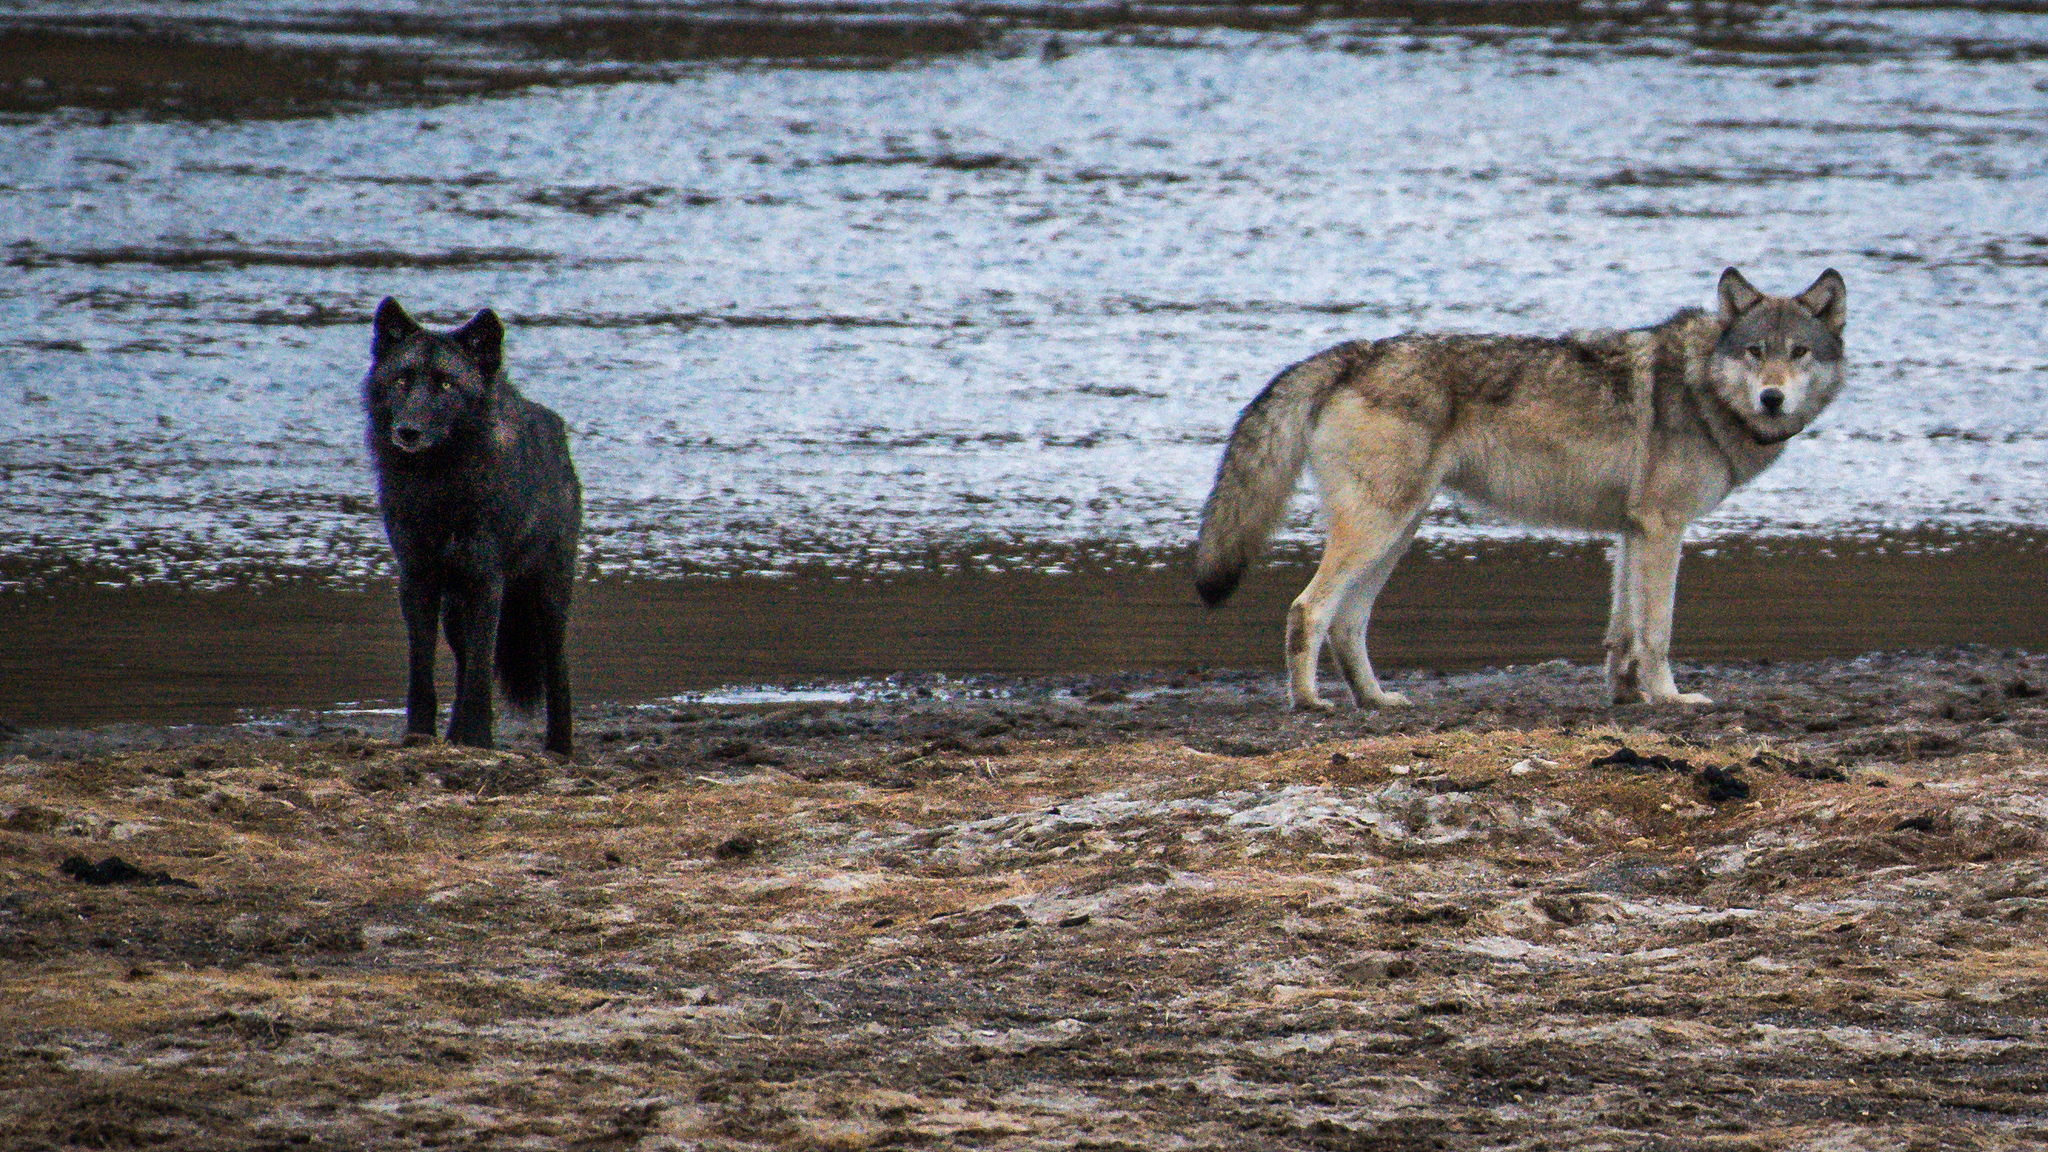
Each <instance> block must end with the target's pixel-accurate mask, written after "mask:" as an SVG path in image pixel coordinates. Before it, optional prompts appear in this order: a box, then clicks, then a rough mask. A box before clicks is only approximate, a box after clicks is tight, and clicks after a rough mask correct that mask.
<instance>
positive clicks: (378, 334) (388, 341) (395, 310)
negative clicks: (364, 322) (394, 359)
mask: <svg viewBox="0 0 2048 1152" xmlns="http://www.w3.org/2000/svg"><path fill="white" fill-rule="evenodd" d="M419 331H420V326H419V324H418V323H417V322H415V321H414V320H413V318H412V317H410V316H407V315H406V314H405V309H403V308H401V307H399V306H398V301H396V300H394V299H392V298H391V297H389V296H386V297H385V298H384V302H383V303H382V304H379V305H377V319H376V320H375V321H374V322H372V323H371V325H370V359H372V360H382V359H383V358H384V357H385V356H387V355H389V354H390V353H391V350H392V349H393V348H396V347H398V345H399V342H400V341H402V340H404V339H405V338H406V337H408V336H412V335H416V334H417V333H418V332H419Z"/></svg>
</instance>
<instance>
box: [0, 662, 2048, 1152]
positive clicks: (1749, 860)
mask: <svg viewBox="0 0 2048 1152" xmlns="http://www.w3.org/2000/svg"><path fill="white" fill-rule="evenodd" d="M1685 681H1686V683H1685V686H1686V687H1688V688H1693V689H1700V690H1704V691H1706V692H1708V693H1710V694H1712V695H1714V696H1715V697H1716V698H1717V700H1718V701H1719V703H1717V704H1716V705H1714V706H1712V707H1707V708H1700V709H1693V710H1671V709H1652V708H1647V707H1629V708H1619V709H1616V708H1609V707H1605V706H1603V705H1602V704H1601V703H1600V700H1599V696H1600V686H1599V677H1598V673H1597V672H1596V671H1595V670H1594V669H1593V668H1591V667H1587V666H1583V665H1571V664H1565V663H1552V664H1544V665H1539V666H1535V667H1529V668H1520V669H1516V670H1515V671H1513V672H1481V673H1466V674H1453V675H1449V676H1446V677H1442V678H1434V677H1426V676H1424V675H1423V674H1409V675H1406V676H1404V677H1402V678H1401V683H1400V685H1399V686H1400V687H1401V688H1402V689H1403V690H1405V691H1408V692H1410V693H1411V694H1412V695H1415V696H1417V697H1419V698H1420V700H1421V701H1422V703H1421V704H1420V706H1418V707H1416V708H1414V709H1411V710H1404V711H1398V712H1370V713H1358V712H1340V713H1338V714H1336V715H1332V716H1296V715H1291V714H1287V713H1284V712H1282V711H1281V710H1280V708H1279V706H1278V705H1279V698H1278V692H1279V684H1278V681H1277V680H1276V679H1274V678H1273V677H1271V676H1268V675H1264V674H1261V673H1256V672H1246V673H1208V674H1201V675H1187V674H1167V673H1156V674H1125V675H1112V676H1069V677H1057V678H1029V679H1026V678H1002V679H996V678H988V679H983V680H976V681H966V682H963V681H959V680H951V679H945V678H941V677H937V676H934V675H925V676H910V677H904V678H901V679H899V680H897V681H896V682H894V683H891V684H888V685H885V686H880V687H878V688H877V689H876V691H875V692H874V693H873V694H871V695H869V696H867V697H865V698H862V699H859V700H854V701H840V702H819V703H813V704H805V705H793V706H780V707H773V708H743V707H701V706H700V707H677V706H668V707H663V708H660V709H649V708H629V707H624V706H601V707H595V708H592V709H590V710H589V711H588V713H587V714H586V716H585V717H584V720H583V724H582V726H581V729H580V739H581V745H582V746H581V750H579V752H578V755H577V757H576V759H575V761H574V762H573V763H560V762H557V761H554V760H550V759H548V758H545V757H542V756H540V755H539V754H538V753H537V750H536V749H535V748H534V747H533V744H532V741H531V738H530V736H529V735H525V734H515V736H514V739H513V741H512V746H511V747H510V748H508V749H506V750H504V751H499V752H489V753H486V752H477V751H473V750H465V749H454V748H446V747H439V746H429V747H416V748H402V747H399V746H397V745H396V744H395V743H394V742H393V741H391V740H390V739H389V736H390V734H391V733H390V732H389V731H388V729H385V728H380V727H378V726H377V725H376V724H374V723H359V724H355V725H353V726H338V725H335V724H334V723H332V720H333V718H332V717H326V718H322V717H319V716H305V717H300V718H297V719H291V720H285V721H280V722H278V723H276V724H273V725H269V726H263V727H252V726H245V727H240V728H234V729H203V728H190V727H181V728H149V727H141V726H126V727H120V728H105V729H99V730H97V731H94V732H90V733H78V732H73V733H63V732H40V733H36V734H33V735H31V736H28V737H26V738H23V737H20V736H15V735H10V736H8V737H7V738H6V739H5V740H4V741H0V885H4V892H0V995H4V996H5V997H6V998H7V1001H8V1002H9V1003H10V1004H13V1005H16V1006H17V1007H16V1008H15V1009H14V1010H12V1011H10V1012H9V1013H8V1014H7V1018H6V1020H5V1022H4V1025H0V1030H4V1033H5V1039H6V1041H7V1043H6V1045H5V1047H4V1050H0V1133H4V1134H5V1136H4V1142H6V1143H8V1144H9V1146H10V1147H23V1148H44V1147H50V1148H55V1147H66V1146H72V1145H75V1144H80V1143H102V1144H103V1143H123V1142H127V1143H146V1144H149V1145H151V1146H158V1147H167V1148H214V1149H219V1148H258V1147H272V1146H277V1145H278V1143H279V1142H280V1141H284V1140H287V1139H288V1140H290V1141H293V1142H294V1143H295V1146H300V1147H324V1148H346V1147H362V1146H401V1147H428V1146H436V1147H438V1146H459V1147H476V1148H510V1147H520V1146H530V1145H533V1144H536V1143H539V1144H546V1145H549V1146H554V1147H567V1146H575V1147H640V1148H675V1149H681V1148H719V1149H743V1148H770V1147H774V1148H863V1147H893V1146H908V1145H932V1144H938V1145H946V1144H960V1143H967V1142H972V1143H974V1144H976V1145H977V1146H982V1147H992V1148H1006V1149H1008V1148H1017V1149H1024V1148H1082V1147H1087V1148H1104V1147H1120V1148H1142V1149H1171V1148H1183V1147H1195V1146H1200V1147H1216V1148H1247V1149H1250V1148H1263V1149H1270V1148H1304V1149H1307V1148H1374V1149H1379V1148H1385V1149H1409V1148H1418V1149H1419V1148H1443V1149H1468V1148H1469V1149H1479V1148H1512V1149H1531V1150H1533V1149H1537V1148H1556V1147H1592V1146H1595V1145H1601V1146H1608V1147H1627V1148H1757V1149H1778V1148H1785V1149H1791V1148H1811V1147H1818V1146H1828V1147H1913V1148H1920V1147H1925V1148H1930V1149H1932V1148H1937V1147H1948V1148H2021V1147H2028V1146H2038V1144H2039V1142H2040V1141H2041V1140H2043V1139H2048V1106H2044V1105H2043V1103H2042V1101H2043V1100H2044V1099H2048V1094H2044V1093H2043V1092H2042V1090H2041V1088H2042V1085H2043V1083H2044V1081H2048V1047H2044V1045H2048V1033H2044V1026H2043V1024H2042V1014H2041V998H2042V996H2043V995H2044V994H2048V985H2044V983H2043V980H2042V977H2041V974H2040V973H2041V971H2042V967H2041V962H2040V961H2041V957H2042V956H2043V955H2044V954H2048V935H2044V933H2048V928H2044V925H2048V913H2044V911H2043V910H2044V909H2048V874H2044V872H2043V870H2042V868H2041V864H2040V852H2041V847H2042V845H2043V843H2044V841H2043V839H2042V837H2043V835H2044V834H2048V809H2044V808H2043V807H2042V802H2041V793H2042V784H2043V781H2044V780H2048V757H2044V752H2048V695H2044V687H2048V665H2044V664H2043V663H2042V662H2041V661H2040V660H2039V659H2038V658H2036V657H2033V656H2030V655H2028V654H2025V653H2021V652H2018V651H2011V650H2005V651H1994V650H1989V649H1981V648H1978V649H1965V650H1951V651H1947V652H1941V653H1918V654H1914V653H1892V654H1873V655H1868V656H1865V657H1861V658H1857V659H1853V660H1837V661H1811V662H1776V663H1762V662H1755V663H1742V664H1720V665H1711V666H1705V667H1697V668H1691V669H1688V670H1687V674H1686V676H1685ZM1622 749H1627V753H1626V754H1624V753H1622ZM1728 781H1734V782H1736V783H1737V784H1739V785H1740V787H1739V788H1737V787H1733V786H1730V785H1729V784H1728ZM1717 782H1718V783H1717ZM113 856H118V857H119V858H120V859H121V861H123V862H125V863H126V864H127V865H129V866H130V868H131V869H132V872H131V873H130V874H129V881H128V882H126V883H112V884H99V885H96V884H91V883H88V882H86V880H85V879H80V878H77V877H81V876H93V875H97V873H94V872H93V871H91V870H92V869H94V868H96V867H98V866H100V865H103V864H105V863H106V862H107V858H108V857H113ZM73 857H77V858H78V859H77V861H76V862H75V863H72V864H65V861H66V860H68V859H71V858H73ZM60 865H61V866H62V867H60ZM67 869H68V871H67ZM115 871H116V873H117V874H118V873H119V871H120V870H119V869H118V868H116V869H115ZM138 876H139V877H140V879H139V880H138V879H136V877H138ZM152 880H154V881H156V882H155V883H151V882H150V881H152ZM187 885H189V887H188V886H187Z"/></svg>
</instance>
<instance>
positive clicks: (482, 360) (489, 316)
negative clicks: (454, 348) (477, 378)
mask: <svg viewBox="0 0 2048 1152" xmlns="http://www.w3.org/2000/svg"><path fill="white" fill-rule="evenodd" d="M449 335H451V336H453V337H455V342H456V343H457V344H460V345H462V350H463V351H465V352H467V353H469V358H470V359H471V360H473V361H475V362H476V366H477V369H478V370H479V371H481V372H482V373H483V376H484V381H485V382H486V383H488V382H490V381H492V380H495V379H497V376H498V365H500V364H502V363H504V362H505V326H504V325H503V324H500V323H498V314H497V313H496V312H493V311H491V310H490V309H489V308H486V309H484V310H483V311H481V312H479V313H477V314H476V315H474V316H472V317H470V318H469V323H467V324H464V325H463V326H462V327H460V328H457V329H456V330H455V331H453V332H451V333H449Z"/></svg>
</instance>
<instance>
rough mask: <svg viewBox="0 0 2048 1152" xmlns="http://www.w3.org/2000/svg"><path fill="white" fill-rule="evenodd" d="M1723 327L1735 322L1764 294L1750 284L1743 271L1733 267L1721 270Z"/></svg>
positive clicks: (1754, 305)
mask: <svg viewBox="0 0 2048 1152" xmlns="http://www.w3.org/2000/svg"><path fill="white" fill-rule="evenodd" d="M1720 295H1721V327H1723V328H1726V327H1727V326H1728V325H1730V324H1733V323H1735V318H1736V317H1737V316H1740V315H1742V314H1743V313H1744V312H1747V311H1749V310H1750V309H1751V308H1754V307H1756V305H1757V302H1758V301H1760V300H1762V299H1763V298H1764V294H1763V293H1761V292H1759V291H1757V290H1756V289H1754V288H1752V287H1750V286H1749V281H1747V280H1744V279H1743V278H1742V273H1740V272H1737V271H1736V270H1735V269H1733V268H1723V269H1722V270H1721V288H1720Z"/></svg>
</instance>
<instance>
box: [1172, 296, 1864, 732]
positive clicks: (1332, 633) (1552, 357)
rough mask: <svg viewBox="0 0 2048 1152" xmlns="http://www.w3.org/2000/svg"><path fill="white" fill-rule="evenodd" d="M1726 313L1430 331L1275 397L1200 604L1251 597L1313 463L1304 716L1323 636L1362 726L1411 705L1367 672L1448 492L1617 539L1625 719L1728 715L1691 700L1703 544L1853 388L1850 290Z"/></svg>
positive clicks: (1282, 379) (1242, 427)
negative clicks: (1681, 634)
mask: <svg viewBox="0 0 2048 1152" xmlns="http://www.w3.org/2000/svg"><path fill="white" fill-rule="evenodd" d="M1718 295H1719V308H1718V309H1717V310H1716V311H1713V312H1708V311H1705V310H1702V309H1699V308H1687V309H1683V310H1681V311H1679V312H1678V313H1676V314H1675V315H1673V316H1672V317H1671V318H1670V319H1668V320H1666V321H1664V322H1663V323H1661V324H1656V325H1652V326H1650V327H1648V328H1635V329H1628V330H1599V331H1586V332H1574V333H1571V334H1568V335H1565V336H1561V337H1557V338H1554V339H1553V338H1544V337H1534V336H1465V335H1431V334H1421V333H1411V334H1407V335H1402V336H1394V337H1389V338H1388V339H1385V340H1372V341H1356V342H1353V343H1348V344H1340V345H1338V346H1337V347H1335V348H1331V349H1329V350H1328V351H1325V352H1322V353H1319V354H1317V355H1315V356H1312V357H1310V358H1309V359H1307V360H1304V361H1302V362H1301V363H1299V364H1296V365H1294V366H1292V367H1290V368H1288V369H1286V370H1285V371H1283V372H1281V373H1280V375H1278V376H1276V377H1274V379H1273V381H1272V383H1270V384H1268V385H1267V386H1266V389H1265V391H1263V392H1261V393H1259V395H1258V397H1257V398H1256V399H1254V400H1253V401H1252V402H1251V403H1250V404H1249V405H1247V406H1246V407H1245V409H1244V412H1243V413H1242V414H1241V415H1240V416H1239V417H1238V420H1237V427H1236V429H1235V430H1234V431H1232V433H1231V435H1230V444H1229V446H1228V447H1227V448H1226V449H1225V450H1224V453H1223V461H1222V463H1221V464H1220V465H1219V466H1218V467H1217V469H1216V486H1215V488H1214V490H1212V491H1211V492H1210V493H1209V499H1208V503H1207V504H1206V505H1205V506H1204V507H1203V509H1202V531H1201V538H1200V540H1199V542H1198V543H1197V545H1196V556H1195V568H1196V572H1195V587H1196V589H1197V591H1199V592H1200V593H1201V596H1202V599H1203V600H1204V601H1205V602H1206V603H1208V605H1209V606H1210V607H1212V608H1213V607H1215V606H1216V605H1218V604H1220V603H1222V601H1223V599H1224V598H1225V597H1227V596H1229V595H1230V593H1231V591H1232V590H1234V589H1235V588H1236V587H1237V584H1238V581H1239V579H1240V578H1241V577H1242V576H1243V574H1244V570H1245V567H1246V566H1247V565H1249V564H1250V563H1251V561H1252V560H1253V558H1255V557H1256V556H1257V555H1258V553H1259V550H1260V549H1261V548H1262V547H1264V545H1265V542H1266V538H1267V537H1268V536H1269V535H1271V533H1272V530H1273V528H1274V526H1275V525H1276V524H1278V523H1279V521H1280V519H1281V517H1282V516H1283V515H1285V513H1286V511H1287V502H1288V500H1289V499H1290V498H1291V497H1292V495H1293V493H1294V486H1295V481H1296V480H1297V478H1298V477H1299V476H1300V474H1301V469H1302V466H1303V465H1304V464H1306V465H1308V466H1309V467H1311V468H1313V469H1314V471H1315V476H1316V485H1317V488H1318V489H1319V490H1320V491H1321V493H1322V500H1323V511H1324V514H1325V516H1326V518H1327V519H1328V522H1329V529H1328V531H1329V538H1328V541H1327V543H1326V544H1325V546H1324V550H1323V559H1322V563H1321V565H1320V566H1319V567H1318V568H1317V569H1316V574H1315V578H1314V579H1312V580H1310V581H1309V584H1308V587H1307V588H1305V589H1304V590H1303V591H1302V593H1301V595H1300V596H1299V597H1298V598H1296V599H1295V601H1294V604H1293V607H1292V608H1290V609H1289V610H1288V613H1287V667H1288V698H1289V700H1290V701H1291V703H1292V704H1293V706H1294V707H1296V708H1313V709H1321V710H1328V709H1330V708H1331V707H1332V705H1331V704H1330V703H1329V702H1328V701H1325V700H1324V699H1323V698H1322V697H1321V696H1319V695H1317V694H1316V664H1317V660H1318V657H1319V655H1320V651H1321V648H1322V646H1323V641H1324V638H1325V637H1326V636H1327V637H1328V638H1329V640H1330V646H1331V649H1332V651H1333V652H1334V653H1335V655H1336V657H1337V667H1338V669H1339V670H1340V671H1341V672H1342V673H1343V674H1344V680H1345V682H1346V683H1347V684H1348V685H1349V686H1350V688H1351V695H1352V699H1353V700H1354V701H1355V702H1356V703H1357V705H1358V706H1359V707H1364V706H1365V705H1366V704H1367V703H1368V702H1370V703H1372V704H1377V705H1396V704H1406V703H1407V702H1408V701H1407V699H1406V698H1405V697H1403V696H1402V695H1401V694H1400V693H1397V692H1388V691H1385V690H1384V689H1382V688H1381V687H1380V683H1379V680H1378V678H1377V677H1375V676H1374V675H1373V670H1372V662H1371V661H1370V660H1369V659H1367V658H1366V653H1365V630H1366V622H1367V620H1368V619H1369V618H1370V617H1371V615H1372V606H1373V601H1374V600H1375V599H1376V598H1377V597H1378V596H1379V593H1380V589H1381V588H1382V587H1384V586H1385V585H1386V582H1387V577H1388V576H1389V575H1390V574H1391V573H1392V572H1393V570H1394V565H1395V563H1396V562H1398V561H1399V560H1400V558H1401V554H1402V552H1404V551H1405V550H1406V549H1407V547H1408V543H1409V541H1410V540H1412V539H1413V538H1414V536H1415V529H1416V527H1417V525H1419V524H1420V523H1421V521H1422V516H1423V513H1424V512H1425V511H1426V510H1427V509H1428V508H1429V502H1430V499H1431V498H1432V497H1433V496H1435V495H1436V492H1437V490H1438V489H1439V488H1441V487H1445V486H1448V487H1450V488H1451V489H1452V490H1453V491H1455V492H1459V493H1461V494H1463V495H1464V496H1466V497H1468V498H1469V499H1471V500H1474V501H1476V502H1478V503H1480V504H1483V505H1486V506H1488V507H1490V508H1492V509H1494V510H1496V511H1499V512H1501V513H1504V514H1505V515H1507V516H1510V517H1512V518H1515V519H1518V520H1521V521H1524V522H1527V523H1533V524H1544V525H1553V526H1558V527H1565V528H1577V529H1582V530H1586V531H1592V532H1609V533H1613V534H1615V535H1616V536H1617V537H1618V542H1617V545H1616V548H1615V551H1614V555H1613V566H1614V581H1613V599H1612V601H1611V606H1610V609H1609V615H1608V624H1607V636H1606V648H1607V686H1608V689H1609V691H1610V693H1611V694H1612V697H1613V699H1614V701H1615V702H1616V703H1624V704H1625V703H1633V702H1637V701H1641V700H1645V699H1648V700H1651V701H1669V702H1674V703H1681V704H1708V703H1712V701H1710V700H1708V699H1707V698H1706V697H1705V696H1701V695H1697V694H1693V693H1682V692H1680V691H1679V690H1678V686H1677V684H1676V683H1675V682H1674V681H1673V680H1672V676H1671V666H1670V661H1669V653H1670V648H1671V609H1672V599H1673V596H1674V594H1675V592H1676V589H1677V583H1678V559H1679V543H1680V537H1681V536H1682V535H1683V534H1684V532H1685V526H1686V525H1687V524H1690V523H1691V522H1692V521H1694V520H1696V519H1698V518H1699V517H1700V516H1703V515H1705V514H1706V513H1707V512H1709V511H1711V510H1712V509H1713V508H1714V506H1715V505H1717V504H1719V503H1720V502H1721V500H1722V499H1723V498H1724V497H1726V496H1727V495H1728V493H1729V492H1731V491H1733V490H1734V489H1736V488H1738V487H1740V486H1741V485H1743V484H1745V483H1747V482H1749V481H1750V480H1751V479H1752V478H1754V477H1755V476H1756V475H1757V474H1758V473H1760V472H1762V471H1763V470H1764V469H1765V468H1768V467H1770V466H1771V464H1772V463H1773V462H1774V461H1776V460H1777V458H1778V455H1779V454H1780V453H1781V452H1783V451H1784V445H1785V441H1787V440H1789V439H1791V438H1792V437H1794V436H1796V435H1798V434H1799V433H1800V432H1801V431H1802V430H1804V429H1805V428H1806V426H1807V425H1808V424H1809V423H1811V422H1812V421H1813V419H1814V418H1815V417H1816V416H1818V415H1819V414H1820V412H1821V410H1822V409H1823V408H1825V407H1827V405H1828V402H1829V401H1831V400H1833V399H1834V398H1835V394H1836V393H1837V392H1839V391H1840V390H1841V388H1842V383H1843V379H1844V375H1843V359H1842V331H1843V327H1844V326H1845V324H1846V323H1847V321H1848V288H1847V286H1846V285H1844V284H1843V282H1842V277H1841V275H1840V274H1839V273H1837V272H1836V271H1835V270H1834V269H1832V268H1830V269H1828V270H1827V271H1825V272H1823V273H1821V275H1820V278H1819V279H1818V280H1815V281H1814V282H1813V284H1812V286H1810V287H1808V288H1807V289H1806V290H1805V291H1803V292H1801V293H1799V294H1798V295H1797V296H1791V297H1781V296H1767V295H1765V294H1763V293H1761V292H1759V291H1757V290H1756V289H1755V288H1753V287H1751V286H1750V284H1749V282H1748V281H1747V280H1744V279H1743V278H1742V274H1741V273H1740V272H1737V271H1736V270H1735V269H1733V268H1729V269H1727V270H1726V271H1724V272H1722V273H1721V281H1720V286H1719V290H1718Z"/></svg>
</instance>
